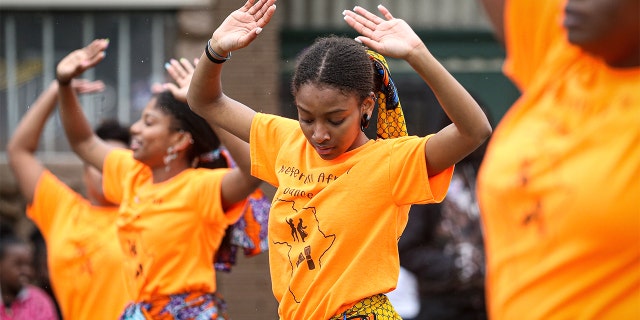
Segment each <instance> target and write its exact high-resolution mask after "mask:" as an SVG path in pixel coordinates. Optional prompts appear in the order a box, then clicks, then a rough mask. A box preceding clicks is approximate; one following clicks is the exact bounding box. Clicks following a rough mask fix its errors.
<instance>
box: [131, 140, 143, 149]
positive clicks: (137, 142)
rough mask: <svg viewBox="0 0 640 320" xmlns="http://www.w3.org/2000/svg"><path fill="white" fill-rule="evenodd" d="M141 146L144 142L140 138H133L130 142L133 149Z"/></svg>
mask: <svg viewBox="0 0 640 320" xmlns="http://www.w3.org/2000/svg"><path fill="white" fill-rule="evenodd" d="M140 146H142V143H141V142H140V140H138V139H133V138H132V139H131V143H130V147H131V150H133V151H136V150H138V149H140Z"/></svg>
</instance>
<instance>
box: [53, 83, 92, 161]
mask: <svg viewBox="0 0 640 320" xmlns="http://www.w3.org/2000/svg"><path fill="white" fill-rule="evenodd" d="M58 95H59V101H60V108H59V110H60V121H61V122H62V126H63V127H64V131H65V134H66V135H67V140H68V141H69V144H70V145H71V147H72V148H73V149H74V151H76V152H78V151H79V150H80V151H81V150H82V146H83V144H87V143H89V141H91V139H92V137H93V130H92V128H91V125H90V124H89V121H88V120H87V118H86V116H85V115H84V112H83V111H82V107H81V106H80V102H79V101H78V96H77V95H76V93H75V91H74V90H73V88H72V87H71V86H70V85H61V86H59V89H58ZM80 156H81V157H82V155H80Z"/></svg>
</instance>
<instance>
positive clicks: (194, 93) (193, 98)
mask: <svg viewBox="0 0 640 320" xmlns="http://www.w3.org/2000/svg"><path fill="white" fill-rule="evenodd" d="M221 76H222V64H215V63H211V62H210V61H209V60H208V58H207V57H206V56H205V55H204V54H202V56H201V57H200V62H199V63H198V65H197V66H196V68H195V70H194V73H193V77H192V78H191V83H190V84H189V91H188V93H187V101H188V104H189V107H191V110H193V112H195V113H197V114H198V115H200V116H201V117H203V118H205V119H206V120H207V121H213V122H215V118H212V119H209V118H208V117H206V115H207V114H208V113H209V112H210V111H211V109H213V108H215V107H216V101H217V100H218V99H220V98H221V96H222V95H223V93H222V80H221Z"/></svg>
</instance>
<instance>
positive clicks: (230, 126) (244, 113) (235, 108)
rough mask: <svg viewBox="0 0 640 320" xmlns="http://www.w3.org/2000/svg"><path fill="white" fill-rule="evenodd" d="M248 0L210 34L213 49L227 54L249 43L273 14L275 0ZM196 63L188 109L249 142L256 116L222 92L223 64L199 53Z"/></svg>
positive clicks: (249, 109)
mask: <svg viewBox="0 0 640 320" xmlns="http://www.w3.org/2000/svg"><path fill="white" fill-rule="evenodd" d="M254 2H256V1H255V0H248V1H247V2H246V3H245V5H244V6H243V7H242V8H240V9H238V10H236V11H234V12H233V13H231V14H230V15H229V16H228V17H227V18H226V19H225V20H224V21H223V22H222V24H221V25H220V26H219V27H218V29H216V31H215V32H214V33H213V35H212V36H211V40H210V44H211V48H212V49H213V51H214V52H216V53H217V54H218V55H220V56H223V57H224V56H227V55H228V54H229V53H230V52H232V51H234V50H238V49H241V48H244V47H246V46H248V45H249V44H250V43H251V42H252V41H253V40H254V39H255V38H256V37H257V36H258V34H259V33H260V31H262V28H263V27H264V26H266V25H267V24H268V23H269V21H270V20H271V17H272V16H273V14H274V12H275V10H276V6H275V0H258V1H257V3H254ZM200 60H201V62H200V63H198V65H197V66H196V70H195V73H194V75H193V81H192V83H191V86H190V88H189V93H188V95H187V98H188V101H189V106H190V107H191V109H192V110H193V111H194V112H196V113H197V114H199V115H200V116H201V117H203V118H204V119H206V120H207V122H209V124H210V125H211V126H212V127H220V128H222V129H224V130H226V131H228V132H230V133H231V134H233V135H235V136H237V137H239V138H240V139H242V140H244V141H246V142H249V131H250V129H251V121H252V119H253V116H254V115H255V111H253V110H252V109H251V108H249V107H248V106H246V105H244V104H242V103H240V102H238V101H235V100H233V99H231V98H229V97H227V96H226V95H225V94H224V93H223V91H222V80H221V73H222V64H215V63H213V62H211V61H209V59H208V58H207V57H206V55H204V54H203V55H202V57H201V58H200Z"/></svg>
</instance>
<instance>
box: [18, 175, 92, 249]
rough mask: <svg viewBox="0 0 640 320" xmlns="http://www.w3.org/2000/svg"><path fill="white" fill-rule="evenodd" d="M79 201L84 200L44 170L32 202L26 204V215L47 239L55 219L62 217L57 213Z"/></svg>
mask: <svg viewBox="0 0 640 320" xmlns="http://www.w3.org/2000/svg"><path fill="white" fill-rule="evenodd" d="M81 201H86V200H84V198H82V196H80V195H79V194H78V193H76V192H75V191H73V190H72V189H71V188H69V187H68V186H67V185H66V184H64V183H63V182H62V181H60V180H58V178H57V177H56V176H54V175H53V174H52V173H51V172H49V171H48V170H44V171H42V174H41V175H40V179H39V180H38V184H37V185H36V190H35V193H34V196H33V202H32V203H31V204H30V205H29V206H27V211H26V213H27V217H29V219H31V220H32V221H33V222H34V223H35V224H36V226H38V229H39V230H40V232H41V233H42V236H43V237H44V238H45V239H48V238H49V233H50V231H51V230H52V229H53V228H55V223H56V222H55V221H59V219H64V217H57V215H61V214H62V215H63V214H65V213H67V212H69V211H70V210H71V208H72V207H73V206H74V205H77V204H78V203H79V202H81Z"/></svg>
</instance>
